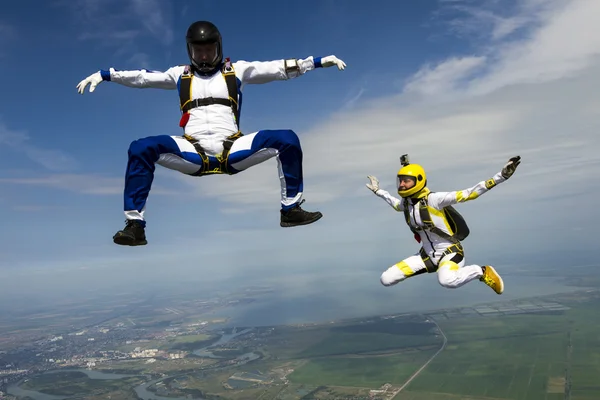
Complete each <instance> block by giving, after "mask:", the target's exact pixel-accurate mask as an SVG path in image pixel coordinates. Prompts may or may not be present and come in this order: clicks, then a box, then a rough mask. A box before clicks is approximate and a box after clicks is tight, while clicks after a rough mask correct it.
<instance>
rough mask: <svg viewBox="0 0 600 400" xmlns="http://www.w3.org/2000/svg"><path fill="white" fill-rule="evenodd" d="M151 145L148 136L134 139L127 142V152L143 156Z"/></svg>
mask: <svg viewBox="0 0 600 400" xmlns="http://www.w3.org/2000/svg"><path fill="white" fill-rule="evenodd" d="M153 147H154V143H153V141H152V140H149V139H148V138H142V139H136V140H134V141H132V142H131V143H130V144H129V150H128V153H129V155H130V156H143V155H146V154H148V152H149V151H150V149H152V148H153Z"/></svg>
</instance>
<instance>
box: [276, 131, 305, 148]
mask: <svg viewBox="0 0 600 400" xmlns="http://www.w3.org/2000/svg"><path fill="white" fill-rule="evenodd" d="M278 136H279V140H280V141H281V142H282V143H285V144H288V145H291V146H296V147H300V138H299V137H298V135H297V134H296V132H294V131H293V130H291V129H284V130H281V131H278Z"/></svg>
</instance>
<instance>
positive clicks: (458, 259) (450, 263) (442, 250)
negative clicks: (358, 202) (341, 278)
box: [375, 172, 506, 288]
mask: <svg viewBox="0 0 600 400" xmlns="http://www.w3.org/2000/svg"><path fill="white" fill-rule="evenodd" d="M505 180H506V179H505V178H504V177H503V176H502V173H501V172H498V173H497V174H496V175H494V177H493V178H492V179H489V180H487V181H481V182H479V183H477V184H476V185H475V186H473V187H471V188H469V189H464V190H459V191H454V192H430V191H429V189H427V188H424V189H423V190H422V191H421V193H420V194H419V196H415V197H414V198H408V202H407V204H408V210H409V218H410V222H409V223H410V226H411V227H412V228H415V229H417V230H418V232H419V236H420V241H421V245H422V248H421V250H420V252H418V253H416V254H415V255H412V256H410V257H408V258H405V259H404V260H402V261H400V262H398V263H396V264H394V265H392V266H391V267H389V268H388V269H387V270H386V271H385V272H383V274H382V275H381V283H382V284H383V285H384V286H391V285H395V284H397V283H398V282H401V281H403V280H404V279H406V278H408V277H411V276H414V275H418V274H421V273H425V272H427V266H426V260H427V257H429V260H427V261H431V262H432V263H433V266H434V268H433V269H434V270H435V267H437V276H438V281H439V283H440V285H442V286H444V287H446V288H458V287H460V286H462V285H464V284H465V283H467V282H470V281H472V280H474V279H480V278H481V277H482V276H483V269H482V267H481V266H479V265H476V264H471V265H467V266H465V265H464V264H465V257H464V251H463V250H462V246H461V245H460V242H458V246H456V245H455V243H453V242H450V241H449V240H448V239H446V238H443V237H441V236H439V235H436V234H435V233H433V232H431V231H430V230H428V229H427V227H426V226H425V224H423V222H422V221H421V216H420V214H419V210H418V202H419V200H420V199H421V198H423V197H426V198H427V203H428V204H427V205H428V210H429V214H430V217H431V220H432V222H433V223H434V224H435V226H436V227H437V228H439V229H441V230H442V231H443V232H445V233H447V234H449V235H452V234H453V233H454V232H452V228H451V227H450V225H449V224H448V221H447V220H446V217H445V215H444V212H443V211H442V210H443V209H444V207H447V206H451V205H454V204H457V203H464V202H466V201H469V200H474V199H476V198H478V197H479V196H481V195H482V194H484V193H487V192H488V191H489V190H490V189H492V188H493V187H494V186H496V185H497V184H499V183H502V182H504V181H505ZM375 194H376V195H377V196H379V197H381V198H383V199H384V200H385V201H386V202H387V203H388V204H389V205H390V206H392V208H394V210H396V211H400V212H404V202H403V201H402V200H401V199H398V198H396V197H394V196H392V195H390V193H389V192H387V191H386V190H383V189H378V190H377V191H376V192H375ZM415 205H417V207H415ZM407 222H408V221H407ZM453 245H454V246H453ZM423 257H425V260H424V258H423Z"/></svg>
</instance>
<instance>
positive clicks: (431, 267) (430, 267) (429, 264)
mask: <svg viewBox="0 0 600 400" xmlns="http://www.w3.org/2000/svg"><path fill="white" fill-rule="evenodd" d="M452 253H458V254H460V255H462V256H464V249H463V247H462V245H461V244H460V243H455V244H453V245H452V246H450V247H448V248H447V249H446V250H444V252H443V253H442V256H441V257H440V259H442V258H444V256H447V255H448V254H452ZM419 254H420V255H421V258H422V259H423V263H424V264H425V268H427V272H428V273H432V272H436V271H437V270H438V268H439V265H436V264H435V263H434V262H433V261H432V260H431V258H430V257H429V256H428V255H427V253H425V250H423V248H422V247H421V249H420V250H419Z"/></svg>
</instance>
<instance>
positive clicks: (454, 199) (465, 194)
mask: <svg viewBox="0 0 600 400" xmlns="http://www.w3.org/2000/svg"><path fill="white" fill-rule="evenodd" d="M505 180H506V179H505V178H504V177H503V176H502V173H500V172H498V173H497V174H496V175H494V177H493V178H492V179H488V180H487V181H481V182H478V183H477V184H476V185H475V186H473V187H470V188H468V189H463V190H457V191H454V192H433V193H431V194H430V195H429V197H428V198H427V201H428V203H429V205H430V206H431V207H433V208H436V209H438V210H441V209H442V208H444V207H447V206H451V205H453V204H457V203H464V202H466V201H469V200H475V199H476V198H478V197H479V196H481V195H483V194H485V193H487V192H489V191H490V190H491V189H492V188H493V187H494V186H496V185H498V184H499V183H502V182H504V181H505Z"/></svg>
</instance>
